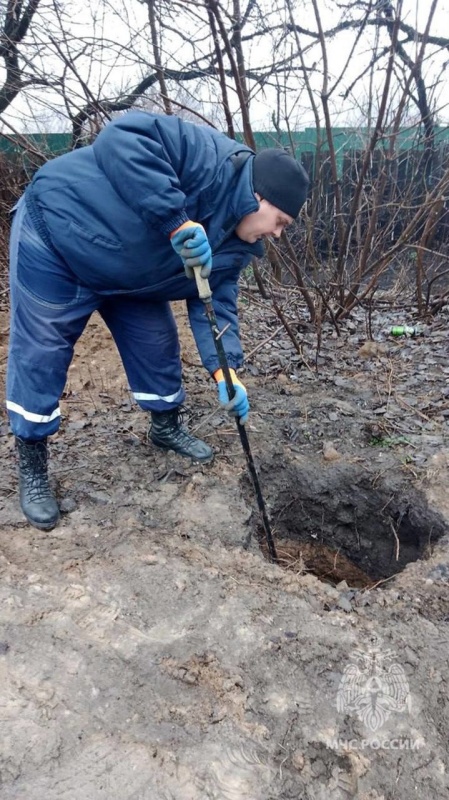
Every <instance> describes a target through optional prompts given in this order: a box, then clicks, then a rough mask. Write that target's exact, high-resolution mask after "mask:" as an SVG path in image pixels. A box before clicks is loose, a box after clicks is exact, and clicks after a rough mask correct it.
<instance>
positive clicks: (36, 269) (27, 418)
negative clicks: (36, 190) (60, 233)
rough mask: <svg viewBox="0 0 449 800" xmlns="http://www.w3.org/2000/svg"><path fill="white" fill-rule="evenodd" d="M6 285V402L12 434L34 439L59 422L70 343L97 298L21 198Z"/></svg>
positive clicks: (76, 337) (56, 427) (47, 431)
mask: <svg viewBox="0 0 449 800" xmlns="http://www.w3.org/2000/svg"><path fill="white" fill-rule="evenodd" d="M10 286H11V329H10V341H9V357H8V372H7V394H6V397H7V400H6V406H7V409H8V416H9V420H10V424H11V429H12V432H13V433H14V434H15V436H20V437H21V438H23V439H32V440H38V439H43V438H45V437H46V436H49V435H50V434H52V433H55V431H56V430H57V429H58V427H59V422H60V411H59V398H60V396H61V394H62V391H63V389H64V385H65V381H66V376H67V369H68V367H69V364H70V361H71V359H72V355H73V347H74V345H75V342H76V340H77V339H78V337H79V335H80V334H81V333H82V331H83V328H84V327H85V325H86V322H87V320H88V319H89V316H90V314H91V313H92V311H93V310H94V309H95V308H96V307H97V305H98V299H97V297H96V296H95V295H94V294H93V293H92V292H90V291H88V290H87V289H84V288H83V287H80V286H79V285H78V284H77V283H76V280H75V279H74V276H73V275H72V274H71V273H70V271H69V270H68V267H67V265H66V264H65V263H64V262H63V261H62V259H59V258H58V257H57V256H56V255H55V254H54V253H52V252H51V251H50V250H49V249H48V248H47V247H46V246H45V245H44V243H43V242H42V240H41V239H40V238H39V236H38V235H37V233H36V231H35V229H34V227H33V225H32V223H31V222H30V220H29V218H28V215H27V214H26V208H25V204H24V202H23V198H22V200H21V201H20V202H19V205H18V208H17V211H16V212H15V215H14V220H13V225H12V230H11V240H10Z"/></svg>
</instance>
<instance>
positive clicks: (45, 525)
mask: <svg viewBox="0 0 449 800" xmlns="http://www.w3.org/2000/svg"><path fill="white" fill-rule="evenodd" d="M24 516H25V519H26V520H27V522H29V524H30V525H31V526H32V527H33V528H37V529H38V531H51V530H53V528H56V525H57V524H58V522H59V520H60V519H61V517H60V516H58V518H57V519H56V520H55V521H54V522H36V521H35V520H34V519H31V517H29V516H27V514H24Z"/></svg>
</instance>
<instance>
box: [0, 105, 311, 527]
mask: <svg viewBox="0 0 449 800" xmlns="http://www.w3.org/2000/svg"><path fill="white" fill-rule="evenodd" d="M307 187H308V178H307V174H306V173H305V172H304V170H303V169H302V167H301V166H300V165H299V164H298V162H296V161H295V160H294V159H293V158H292V157H291V156H289V155H288V154H287V153H285V152H284V151H283V150H278V149H268V150H263V151H261V152H260V153H258V154H256V155H255V154H254V153H253V151H252V150H250V149H249V148H247V147H245V145H241V144H238V143H237V142H235V141H233V140H231V139H229V138H228V137H227V136H225V135H224V134H221V133H218V132H217V131H215V130H213V129H211V128H208V127H200V126H197V125H193V124H191V123H187V122H183V121H182V120H180V119H178V118H177V117H174V116H160V115H156V114H147V113H144V112H136V111H131V112H128V113H127V114H125V115H124V116H122V117H120V118H119V119H117V120H114V121H113V122H111V123H109V124H108V125H106V127H105V128H104V129H103V130H102V131H101V132H100V134H99V135H98V137H97V138H96V139H95V141H94V143H93V144H92V145H90V146H88V147H83V148H81V149H79V150H75V151H73V152H70V153H67V154H65V155H63V156H60V157H58V158H55V159H53V160H52V161H49V162H47V163H46V164H45V165H44V166H43V167H42V168H41V169H40V170H38V172H37V173H36V175H35V176H34V178H33V180H32V182H31V184H30V185H29V186H28V188H27V190H26V192H25V194H24V195H23V197H22V198H21V199H20V200H19V202H18V204H17V206H16V208H15V210H14V220H13V225H12V231H11V243H10V267H11V334H10V351H9V360H8V377H7V409H8V414H9V418H10V424H11V429H12V431H13V433H14V435H15V437H16V442H17V449H18V455H19V483H20V502H21V507H22V510H23V512H24V514H25V516H26V518H27V519H28V521H29V522H30V523H31V524H32V525H34V526H35V527H37V528H40V529H43V530H49V529H51V528H52V527H54V525H56V523H57V521H58V519H59V510H58V506H57V503H56V500H55V498H54V496H53V494H52V492H51V490H50V487H49V484H48V474H47V437H48V436H49V435H51V434H52V433H54V432H55V431H56V430H57V429H58V426H59V421H60V410H59V398H60V396H61V394H62V391H63V389H64V385H65V382H66V377H67V370H68V367H69V365H70V362H71V360H72V356H73V348H74V345H75V343H76V341H77V339H78V338H79V336H80V335H81V333H82V331H83V330H84V327H85V326H86V324H87V321H88V319H89V317H90V315H91V314H92V312H93V311H95V310H96V311H98V312H99V313H100V314H101V316H102V318H103V320H104V321H105V323H106V325H107V326H108V328H109V330H110V331H111V334H112V336H113V338H114V340H115V342H116V344H117V348H118V350H119V353H120V356H121V359H122V361H123V365H124V368H125V370H126V374H127V378H128V382H129V385H130V388H131V391H132V393H133V395H134V398H135V400H136V402H137V403H138V404H139V405H140V406H141V408H142V409H144V410H145V411H149V412H150V415H151V425H150V430H149V438H150V439H151V441H152V442H153V443H154V444H155V445H157V446H158V447H161V448H164V449H171V450H175V451H176V452H178V453H180V454H181V455H183V456H186V457H188V458H191V459H194V460H196V461H209V460H211V458H212V456H213V452H212V450H211V448H210V447H209V446H208V445H207V444H206V443H205V442H202V441H201V440H199V439H197V438H195V437H193V436H192V435H190V434H189V432H188V431H187V430H186V429H185V428H183V427H182V426H181V425H180V421H179V413H178V412H179V407H180V405H181V403H182V402H183V400H184V389H183V387H182V380H181V363H180V356H179V343H178V337H177V332H176V325H175V322H174V319H173V316H172V313H171V310H170V301H173V300H181V299H184V300H186V301H187V306H188V313H189V319H190V325H191V328H192V332H193V335H194V337H195V340H196V344H197V346H198V350H199V353H200V356H201V359H202V363H203V365H204V367H205V368H206V370H208V372H209V373H210V374H211V375H213V376H214V378H215V380H216V383H217V386H218V395H219V400H220V402H225V401H227V393H226V386H225V381H224V380H223V375H222V374H221V371H220V370H219V364H218V359H217V355H216V352H215V347H214V342H213V338H212V336H211V333H210V330H209V327H208V321H207V318H206V316H205V314H204V308H203V303H202V302H201V301H200V300H199V299H198V295H197V290H196V283H195V281H194V280H192V277H193V267H201V270H202V275H203V277H207V278H209V281H210V285H211V289H212V292H213V303H214V308H215V313H216V316H217V321H218V324H219V326H220V328H222V327H224V326H225V325H228V324H229V327H228V328H227V330H226V332H225V333H224V335H223V343H224V347H225V351H226V354H227V358H228V361H229V366H230V367H231V372H232V377H233V382H234V384H235V387H236V396H235V398H234V405H233V411H234V413H235V414H237V415H238V416H239V417H240V419H241V421H242V423H244V422H245V421H246V419H247V417H248V411H249V404H248V398H247V394H246V390H245V387H244V386H243V385H242V384H241V383H240V381H239V380H238V378H237V376H236V374H235V370H236V369H237V368H238V367H239V366H240V365H241V364H242V361H243V355H242V349H241V345H240V339H239V329H238V320H237V291H238V289H237V281H238V277H239V274H240V272H241V270H242V269H244V268H245V267H246V266H247V265H248V263H249V262H250V260H251V258H252V257H253V256H260V255H262V252H263V251H262V243H261V239H262V237H263V236H280V234H281V232H282V230H283V229H284V227H285V226H286V225H288V224H289V223H291V222H292V221H293V219H294V218H295V217H297V215H298V213H299V211H300V209H301V207H302V205H303V203H304V201H305V199H306V195H307Z"/></svg>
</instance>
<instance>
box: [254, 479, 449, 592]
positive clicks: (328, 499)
mask: <svg viewBox="0 0 449 800" xmlns="http://www.w3.org/2000/svg"><path fill="white" fill-rule="evenodd" d="M268 471H269V473H270V478H271V480H270V488H269V497H268V500H269V505H270V520H271V525H272V528H273V535H274V538H275V542H276V549H277V554H278V558H279V562H280V564H281V565H282V566H284V567H286V568H288V569H296V570H298V571H306V572H311V573H313V574H314V575H316V576H317V577H318V578H320V579H321V580H323V581H326V582H328V583H332V584H334V585H335V584H338V583H339V582H340V581H343V580H345V581H346V582H347V584H348V586H349V587H354V588H363V587H370V586H373V585H375V584H378V583H379V585H382V582H383V581H384V580H385V579H388V578H391V577H392V576H394V575H396V574H397V573H399V572H401V571H402V570H403V569H404V568H405V566H406V565H407V564H409V563H410V562H411V561H417V560H418V559H420V558H425V557H427V556H429V555H430V553H431V549H432V546H433V545H434V544H435V542H437V541H438V539H440V538H441V537H442V536H443V535H444V534H445V533H447V525H446V524H445V521H444V519H443V517H441V516H440V515H438V514H437V513H436V512H434V511H432V510H431V509H429V507H428V504H427V501H426V498H425V495H424V494H423V493H421V492H419V491H417V490H416V489H413V488H410V486H407V485H406V484H405V481H404V479H403V478H402V476H395V477H393V478H392V477H391V476H390V478H389V479H387V478H385V477H384V478H383V479H381V478H379V475H378V474H377V475H376V474H374V473H370V472H368V471H364V472H363V473H362V472H361V471H360V469H357V467H356V466H354V465H335V466H334V467H328V468H326V469H322V468H319V469H318V468H317V466H316V465H315V466H313V465H310V466H309V467H308V468H307V469H305V468H302V469H299V468H296V467H293V466H292V465H283V466H282V467H281V466H279V465H277V467H276V469H275V470H273V467H270V470H267V468H265V469H263V472H264V473H265V475H267V472H268ZM263 482H264V484H265V480H264V481H263ZM257 535H258V539H259V542H260V546H261V548H262V550H263V551H264V553H265V554H266V552H267V548H266V544H265V533H264V530H263V529H261V528H260V527H258V529H257Z"/></svg>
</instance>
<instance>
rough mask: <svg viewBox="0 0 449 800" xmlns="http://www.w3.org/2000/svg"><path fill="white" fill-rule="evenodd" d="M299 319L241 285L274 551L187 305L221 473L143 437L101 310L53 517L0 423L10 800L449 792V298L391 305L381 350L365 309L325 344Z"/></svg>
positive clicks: (76, 387) (72, 409)
mask: <svg viewBox="0 0 449 800" xmlns="http://www.w3.org/2000/svg"><path fill="white" fill-rule="evenodd" d="M283 302H284V304H285V298H283ZM284 307H285V306H284ZM285 310H286V314H287V316H288V318H289V319H290V322H291V324H292V330H293V332H294V334H295V336H296V337H297V341H298V342H299V343H300V345H301V347H300V352H299V353H298V352H296V350H295V348H294V346H293V343H292V341H291V339H290V338H289V337H288V336H287V334H286V332H285V330H284V329H280V326H279V321H278V320H277V318H276V317H275V316H274V314H273V312H272V311H271V310H270V308H269V304H268V303H266V302H264V301H262V300H261V299H260V298H259V297H258V296H257V295H256V294H252V293H251V292H249V293H246V295H245V294H244V295H243V297H242V308H241V313H242V336H243V340H244V343H245V349H246V352H247V354H248V360H247V366H246V369H245V371H244V372H243V373H242V379H243V380H244V381H245V382H246V384H247V386H248V388H249V393H250V398H251V401H252V414H251V418H250V423H249V426H248V433H249V437H250V442H251V446H252V449H253V453H254V458H255V461H256V464H257V467H258V470H259V474H260V480H261V484H262V487H263V491H264V495H265V498H266V501H267V506H268V511H269V515H270V519H271V522H272V525H273V529H274V533H275V538H276V546H277V550H278V556H279V561H280V564H279V565H274V564H270V563H269V562H268V561H267V560H266V559H265V557H264V545H263V530H262V529H261V524H260V517H259V514H258V511H257V506H256V503H255V500H254V495H253V492H252V488H251V485H250V483H249V481H248V478H247V470H246V465H245V460H244V457H243V456H242V452H241V448H240V442H239V439H238V436H237V434H236V430H235V426H234V424H233V423H232V421H229V419H228V417H227V415H226V414H225V413H224V412H223V411H221V410H220V409H219V408H218V407H217V404H216V400H215V392H214V388H213V386H212V385H211V381H210V380H209V378H208V377H207V375H206V374H205V373H204V371H203V370H202V368H201V367H200V364H199V359H198V356H197V354H196V351H195V348H194V346H193V343H192V340H191V338H190V336H189V332H188V328H187V324H186V319H185V314H184V312H183V310H182V308H180V307H179V306H178V307H177V317H178V321H179V327H180V331H181V338H182V343H183V361H184V369H185V381H186V386H187V390H188V402H187V411H188V417H189V426H190V428H191V429H196V431H197V432H198V435H202V436H203V437H204V438H205V439H206V440H207V441H208V442H209V443H210V444H211V445H213V447H214V449H215V451H216V457H215V462H214V464H213V465H210V466H203V467H198V466H195V465H190V464H189V463H186V462H185V461H183V460H182V459H180V458H179V457H177V456H175V455H173V454H168V455H166V454H164V453H161V452H159V451H156V450H155V449H154V448H153V447H152V446H150V445H148V444H147V442H146V429H147V421H146V418H145V415H144V414H143V413H142V412H141V411H139V409H137V408H136V407H135V406H134V405H133V404H132V402H131V401H130V396H129V393H128V390H127V385H126V380H125V377H124V375H123V372H122V369H121V366H120V363H119V360H118V357H117V355H116V352H115V348H114V346H113V344H112V342H111V340H110V337H109V335H108V333H107V332H106V331H105V330H104V328H103V327H102V324H101V322H100V320H99V319H97V318H95V317H94V318H93V319H92V321H91V323H90V324H89V327H88V329H87V330H86V332H85V334H84V336H83V338H82V339H81V341H80V342H79V344H78V346H77V354H76V357H75V360H74V363H73V366H72V368H71V370H70V376H69V381H68V385H67V387H66V393H65V396H64V399H63V404H62V407H63V415H64V417H63V425H62V427H61V431H60V433H59V434H58V435H57V436H55V437H53V440H52V444H51V476H52V481H53V482H54V485H55V488H56V491H57V494H58V497H59V500H60V502H61V506H62V509H63V512H64V513H63V519H62V522H61V524H60V525H59V527H57V528H56V529H55V530H53V531H51V532H50V533H43V532H39V531H37V530H34V529H32V528H30V527H29V526H28V525H27V524H26V522H25V521H24V519H23V517H22V515H21V513H20V510H19V508H18V498H17V486H16V478H15V462H14V450H13V441H12V437H11V435H10V434H9V433H8V430H7V425H6V420H5V418H4V417H3V422H2V430H1V432H2V462H1V463H2V476H1V490H2V499H1V533H0V569H1V583H0V593H1V604H0V675H1V678H0V721H1V726H0V731H1V733H0V763H1V767H0V770H1V783H0V797H1V798H2V800H44V798H45V800H56V799H58V800H115V799H116V798H117V799H118V798H120V800H204V799H205V798H211V799H213V800H275V798H276V800H277V799H278V798H282V800H287V799H290V798H291V799H292V800H302V799H303V800H340V799H341V800H345V799H346V798H351V797H354V798H359V799H360V800H393V799H394V800H405V799H406V798H407V800H408V798H415V797H416V798H423V797H425V798H426V800H432V799H433V798H435V799H436V798H438V800H440V798H447V797H449V780H448V776H447V769H448V766H449V765H448V760H449V759H448V748H447V741H448V733H449V698H448V678H449V676H448V645H449V635H448V634H449V535H448V534H449V480H448V466H449V435H448V433H449V432H448V421H449V388H448V381H449V362H448V358H447V356H448V345H447V330H448V326H449V315H448V314H447V313H446V314H445V313H444V312H442V313H441V314H440V316H439V317H438V318H437V320H435V321H434V322H433V323H432V324H429V325H427V324H426V325H424V326H423V328H422V332H423V334H424V335H423V336H418V337H415V338H413V339H398V340H395V339H393V338H392V337H391V336H389V335H388V331H389V327H390V325H391V324H394V323H395V324H397V323H402V322H404V321H405V322H409V321H411V318H412V317H411V310H410V317H407V319H404V313H405V312H404V311H401V312H399V311H398V310H397V311H395V310H394V308H389V307H388V306H385V307H382V308H380V307H379V309H378V310H375V311H374V312H373V314H372V319H371V326H372V334H373V337H374V340H375V343H374V344H372V343H370V344H368V345H367V344H366V341H367V330H366V326H367V319H366V318H365V315H364V314H363V313H362V312H359V313H358V315H356V316H354V317H353V319H352V320H350V321H348V322H347V323H344V324H342V326H341V330H340V335H339V336H338V335H337V334H336V332H335V331H334V330H333V328H332V327H331V326H327V327H326V326H325V328H324V330H323V343H322V348H321V352H320V355H319V356H318V358H316V351H315V341H316V337H315V333H314V332H313V331H312V329H310V328H309V327H308V325H307V323H306V321H305V319H303V320H302V316H301V315H302V312H301V311H298V310H297V309H296V308H295V305H294V303H293V302H290V306H288V305H287V306H286V307H285ZM301 320H302V321H301ZM6 330H7V323H6V318H5V317H4V318H3V319H2V333H4V334H6ZM1 359H2V360H1V367H2V370H3V371H4V367H5V351H4V349H3V350H2V356H1ZM316 367H318V372H317V370H316ZM258 537H261V541H260V542H259V541H258Z"/></svg>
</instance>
